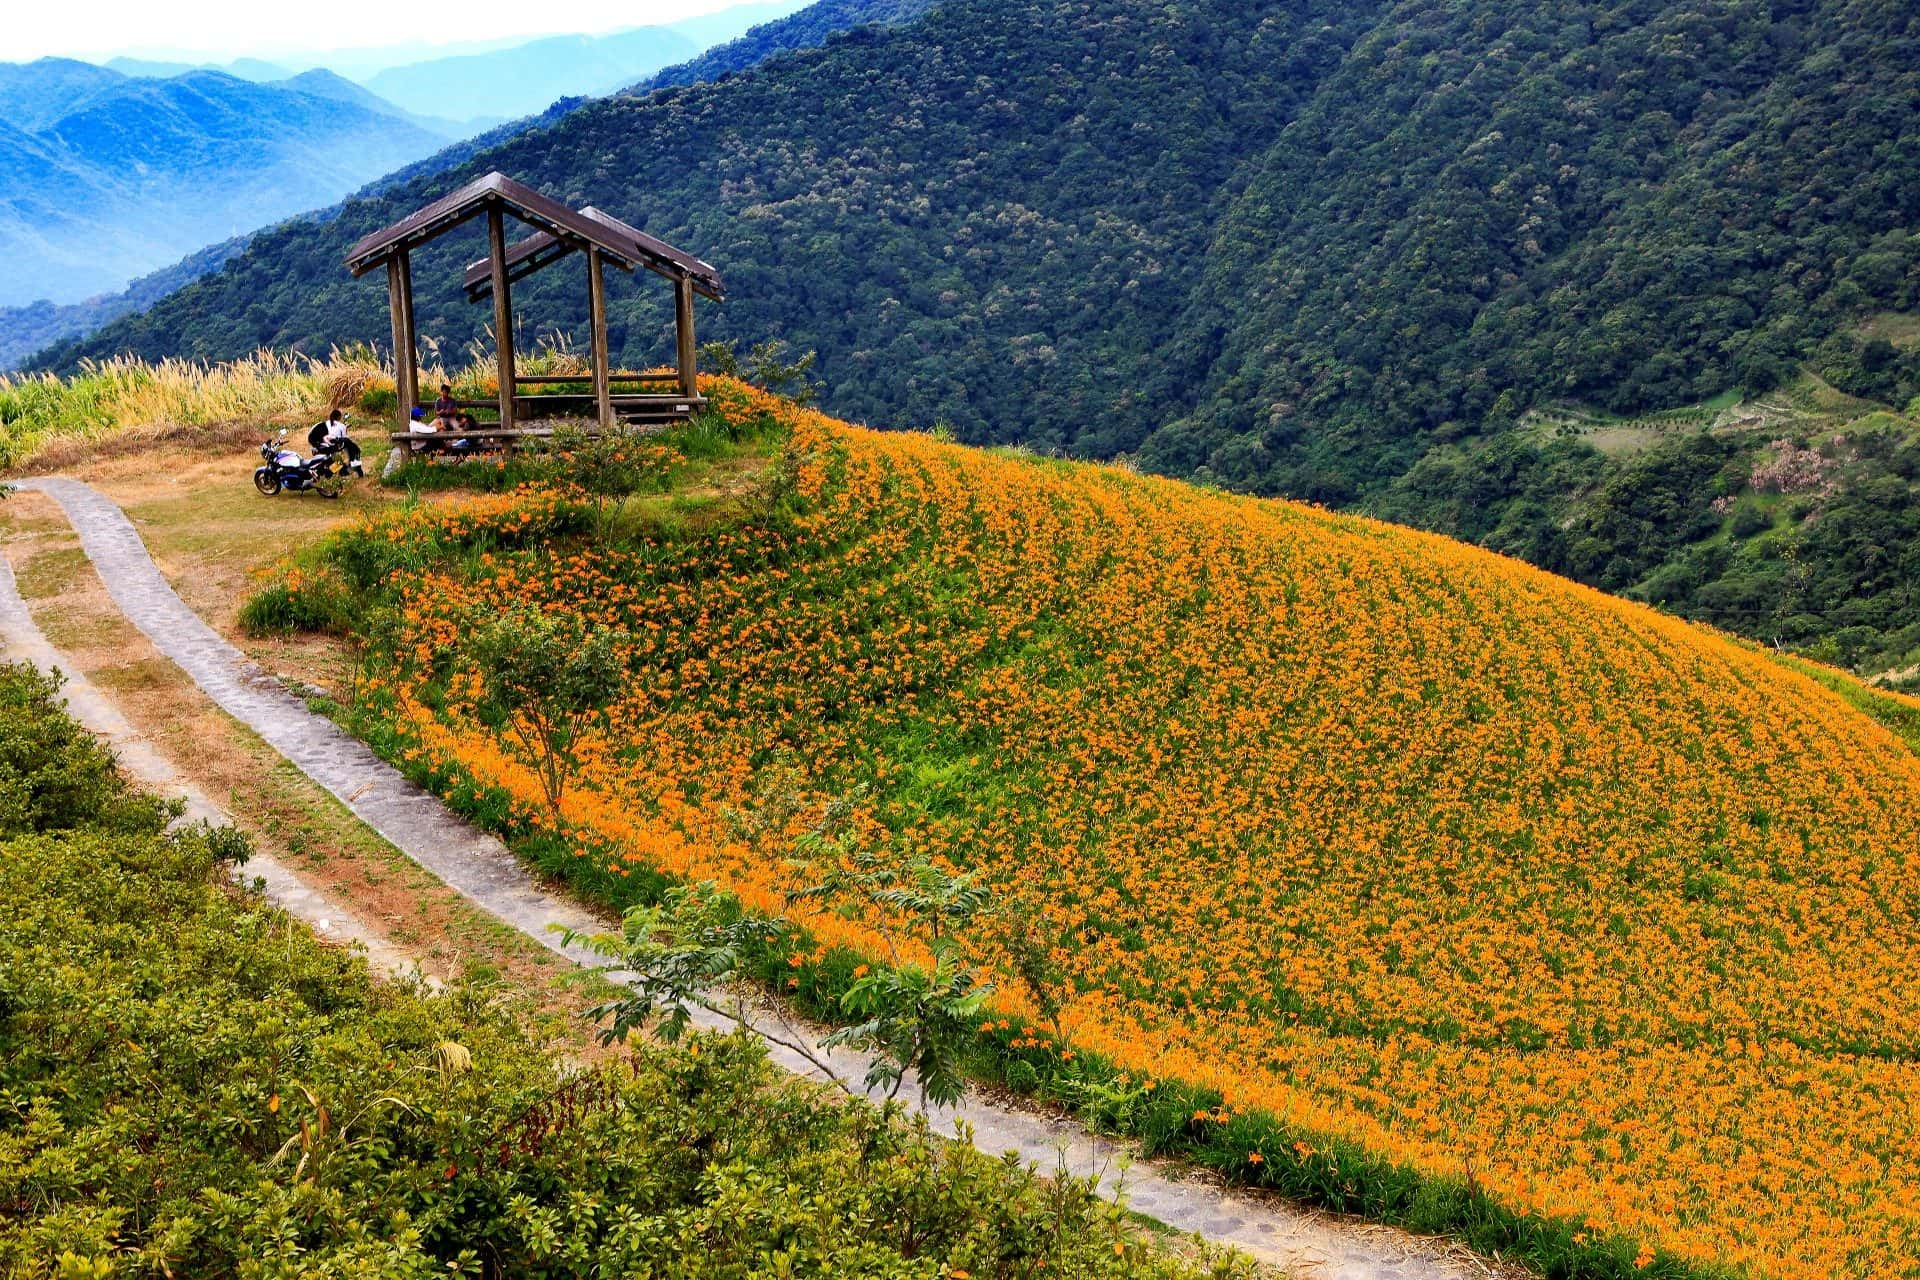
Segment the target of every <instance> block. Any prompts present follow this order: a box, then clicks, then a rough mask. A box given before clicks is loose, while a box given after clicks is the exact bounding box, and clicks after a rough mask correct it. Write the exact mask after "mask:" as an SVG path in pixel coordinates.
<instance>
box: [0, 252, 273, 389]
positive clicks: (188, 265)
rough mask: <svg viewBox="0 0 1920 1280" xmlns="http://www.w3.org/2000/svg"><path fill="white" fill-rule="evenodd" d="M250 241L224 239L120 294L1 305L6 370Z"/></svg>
mask: <svg viewBox="0 0 1920 1280" xmlns="http://www.w3.org/2000/svg"><path fill="white" fill-rule="evenodd" d="M246 246H247V237H246V236H235V237H234V238H233V239H231V240H222V241H221V242H220V243H219V244H214V245H208V246H207V247H206V248H204V249H200V250H197V251H195V252H193V253H190V254H188V255H187V256H186V257H184V258H182V259H181V260H180V261H178V262H176V263H173V264H172V265H170V266H165V267H162V268H160V269H159V270H158V271H153V272H149V273H148V274H146V275H144V276H141V277H140V278H139V279H138V280H135V281H134V282H133V283H131V284H129V285H128V286H127V287H126V288H124V289H122V290H120V291H119V292H118V293H103V294H100V295H99V296H97V297H92V298H88V299H86V300H84V301H82V302H46V301H40V302H29V303H27V304H26V305H25V306H20V307H0V373H6V372H8V371H10V370H12V369H16V368H18V367H19V366H20V365H22V364H23V363H25V362H26V361H27V360H28V359H29V358H30V357H31V356H32V355H33V354H34V353H35V352H38V351H41V350H43V349H45V348H47V347H49V346H51V345H53V344H54V343H56V342H62V341H65V340H66V339H69V338H77V337H81V336H84V335H86V334H89V333H92V332H93V331H94V330H96V329H98V328H99V327H100V326H102V325H104V324H106V323H108V322H109V321H112V320H118V319H119V318H120V317H121V316H124V315H131V314H133V313H134V312H136V311H141V310H144V309H145V308H147V307H150V306H152V305H153V304H154V303H155V302H157V301H159V300H160V299H161V298H164V297H166V296H167V295H168V294H170V293H172V292H173V291H174V290H176V289H179V288H181V287H182V286H184V285H187V284H190V283H192V282H193V281H195V280H198V279H199V278H200V277H201V276H204V275H206V274H207V273H208V272H209V271H217V270H219V269H220V265H221V264H222V263H224V262H225V261H226V260H227V259H228V258H231V257H232V256H233V255H234V254H236V253H238V252H240V251H241V250H242V249H244V248H246Z"/></svg>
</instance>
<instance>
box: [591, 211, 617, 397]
mask: <svg viewBox="0 0 1920 1280" xmlns="http://www.w3.org/2000/svg"><path fill="white" fill-rule="evenodd" d="M587 327H588V328H589V329H591V330H592V331H593V332H592V337H593V403H594V407H595V408H596V409H597V410H599V413H600V429H601V430H602V431H611V430H613V392H612V390H611V388H610V386H609V385H608V375H607V281H606V277H605V276H604V275H602V274H601V269H600V250H598V249H596V248H594V247H593V246H592V245H588V246H587Z"/></svg>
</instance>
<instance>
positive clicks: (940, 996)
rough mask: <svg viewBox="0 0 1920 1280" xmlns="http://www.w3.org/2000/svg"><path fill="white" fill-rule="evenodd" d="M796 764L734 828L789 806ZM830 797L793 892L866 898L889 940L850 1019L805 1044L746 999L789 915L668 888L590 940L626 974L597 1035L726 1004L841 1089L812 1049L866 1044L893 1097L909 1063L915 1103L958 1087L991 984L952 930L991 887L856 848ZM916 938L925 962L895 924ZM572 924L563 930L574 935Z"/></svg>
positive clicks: (853, 997)
mask: <svg viewBox="0 0 1920 1280" xmlns="http://www.w3.org/2000/svg"><path fill="white" fill-rule="evenodd" d="M792 781H793V779H792V775H791V774H790V773H788V772H786V771H784V770H783V771H781V772H780V773H778V774H777V775H776V776H775V778H774V780H773V781H772V782H771V783H770V785H769V786H768V787H765V788H762V789H761V790H760V792H759V793H757V794H756V797H755V799H756V803H755V804H754V805H753V806H752V807H751V809H750V810H749V811H747V812H744V813H734V814H730V815H729V816H730V819H731V821H732V824H733V825H734V826H735V828H736V830H738V831H742V832H759V833H762V834H766V833H770V832H772V831H777V830H780V829H782V828H784V826H785V824H786V820H787V818H788V817H790V816H791V814H792V810H791V808H790V804H791V794H790V793H791V785H792ZM859 794H860V793H858V792H856V793H855V794H854V796H853V797H847V798H842V799H839V800H835V801H833V802H831V803H829V804H828V805H827V806H826V808H825V810H824V811H823V813H822V816H821V818H820V821H819V822H818V823H817V824H816V825H815V826H814V828H813V830H811V831H810V832H808V833H807V834H806V835H805V836H803V837H802V838H801V840H800V850H799V852H800V853H801V855H802V857H801V859H800V860H799V861H797V862H796V863H795V865H796V866H798V867H800V868H802V869H805V870H810V871H815V872H817V873H818V876H819V879H818V882H817V883H816V884H814V885H813V886H811V887H809V888H807V889H804V890H801V891H799V892H797V893H795V894H792V895H790V897H789V901H790V902H799V901H807V900H819V901H825V902H828V903H832V904H835V905H846V906H854V905H858V906H859V907H861V908H862V909H863V911H862V914H863V916H864V917H865V918H866V919H868V920H869V921H870V922H871V923H873V924H874V925H875V926H876V928H877V929H878V930H879V932H880V935H881V937H882V939H883V940H884V941H885V943H886V946H887V952H888V961H889V963H888V964H886V965H885V966H883V967H877V968H869V967H867V966H862V967H861V968H860V969H858V970H856V971H855V978H854V982H853V985H852V986H851V987H849V988H848V989H847V990H846V992H845V993H844V994H842V995H841V997H840V1009H841V1011H842V1012H843V1013H845V1014H847V1015H849V1016H850V1017H852V1018H853V1019H854V1020H855V1021H853V1022H852V1023H851V1025H848V1026H845V1027H841V1028H839V1029H837V1030H835V1031H833V1032H831V1033H829V1034H828V1035H827V1036H825V1037H823V1038H822V1039H821V1040H820V1041H819V1042H818V1045H817V1047H816V1046H815V1045H811V1044H809V1043H808V1037H807V1034H806V1032H805V1031H804V1030H802V1029H801V1028H799V1027H798V1026H797V1024H795V1023H794V1022H793V1021H792V1019H791V1018H790V1016H789V1015H788V1013H787V1012H786V1009H785V1006H784V1005H781V1004H775V1005H773V1006H772V1007H771V1009H769V1008H768V1006H766V1005H765V1004H764V1002H759V1001H755V1000H753V999H752V998H751V994H750V991H749V984H748V976H749V975H750V974H751V972H752V971H753V966H754V962H755V961H756V960H758V959H763V958H764V957H766V956H768V955H770V954H777V953H778V952H779V951H780V950H781V949H783V948H785V947H787V946H790V945H792V941H793V940H794V939H795V938H797V937H798V935H799V928H798V926H797V925H795V924H794V923H793V922H792V921H791V920H789V919H788V918H787V917H785V916H757V915H749V914H746V913H744V912H742V911H741V910H740V908H739V904H738V902H737V901H736V900H734V899H733V898H732V897H730V896H729V895H727V894H725V893H724V892H722V891H721V890H720V889H719V888H718V887H716V886H714V885H711V884H702V885H697V886H694V887H693V888H690V889H677V890H674V891H672V892H670V893H668V894H667V896H666V899H665V902H664V904H663V905H662V906H660V907H657V908H636V909H635V910H632V911H629V912H628V913H627V916H626V928H625V930H624V932H623V935H622V936H621V937H620V938H617V939H616V938H605V937H602V938H589V939H586V940H585V941H586V943H587V945H588V946H590V947H592V948H593V949H595V950H597V951H599V952H600V953H601V954H603V955H607V956H610V957H613V958H614V959H615V961H616V964H615V966H614V967H616V968H619V969H624V970H627V971H628V972H629V974H630V975H631V976H630V978H629V991H628V993H627V994H626V995H623V996H622V997H621V998H619V999H618V1000H614V1001H610V1002H609V1003H607V1004H605V1005H602V1006H601V1007H600V1008H598V1009H596V1010H594V1011H593V1013H594V1016H595V1017H596V1018H599V1019H608V1018H611V1019H612V1022H611V1025H610V1026H609V1028H608V1029H607V1030H606V1031H603V1032H602V1033H601V1034H602V1038H603V1039H607V1040H613V1039H618V1038H620V1037H622V1036H624V1035H625V1034H626V1033H627V1032H628V1031H629V1030H630V1029H633V1028H637V1027H644V1026H647V1025H655V1026H657V1029H658V1030H659V1032H660V1034H661V1035H662V1036H663V1037H665V1038H666V1039H669V1040H671V1039H674V1038H677V1037H678V1036H679V1035H680V1034H681V1033H682V1032H684V1031H685V1030H686V1028H687V1026H688V1025H689V1019H690V1010H692V1009H695V1008H699V1009H708V1010H712V1011H715V1012H719V1013H723V1014H725V1015H726V1016H727V1017H729V1018H731V1019H733V1020H734V1021H735V1022H737V1023H738V1024H740V1025H741V1026H744V1027H747V1028H749V1029H751V1030H753V1031H756V1032H758V1033H759V1034H761V1035H763V1036H765V1037H766V1038H767V1039H769V1040H771V1041H773V1042H774V1043H776V1044H780V1045H784V1046H786V1047H787V1048H789V1049H792V1050H794V1051H795V1052H797V1053H799V1054H800V1055H801V1056H803V1057H804V1058H806V1059H807V1061H808V1062H810V1063H812V1064H813V1065H814V1067H816V1068H817V1069H818V1070H819V1071H820V1072H821V1073H822V1074H823V1075H825V1076H826V1078H828V1079H829V1080H832V1081H833V1082H834V1083H835V1084H837V1085H839V1086H840V1087H841V1088H847V1085H846V1083H845V1081H843V1080H842V1079H841V1078H840V1077H839V1075H838V1074H836V1073H835V1071H834V1070H833V1068H832V1066H831V1065H830V1063H829V1061H828V1058H827V1055H824V1054H821V1053H819V1052H817V1051H816V1048H817V1049H826V1050H831V1049H835V1048H840V1047H847V1048H853V1049H859V1050H862V1051H864V1052H866V1053H868V1054H869V1055H871V1057H870V1060H869V1064H868V1068H867V1074H866V1080H865V1087H866V1088H867V1089H868V1090H869V1091H882V1092H884V1095H885V1097H886V1098H887V1100H889V1101H891V1100H893V1099H894V1098H895V1097H897V1096H898V1095H899V1092H900V1089H901V1087H902V1085H904V1084H905V1082H906V1078H907V1076H908V1075H909V1074H912V1075H914V1076H915V1077H916V1078H917V1079H918V1080H919V1084H920V1099H921V1102H922V1103H923V1104H927V1103H931V1104H933V1105H936V1106H946V1105H950V1104H952V1103H955V1102H958V1101H959V1100H960V1097H961V1095H962V1094H963V1093H964V1092H965V1090H966V1077H965V1074H964V1072H963V1063H964V1060H965V1054H966V1052H967V1049H968V1047H969V1046H970V1045H971V1043H972V1041H973V1038H974V1037H975V1036H977V1035H978V1033H979V1018H980V1012H981V1010H982V1009H983V1008H984V1007H985V1006H986V1001H987V997H988V996H989V995H991V994H992V992H993V988H992V987H991V986H990V985H989V984H987V983H986V982H983V981H982V980H981V978H980V975H979V972H978V971H977V970H976V969H975V968H973V967H972V966H971V965H969V964H967V963H965V961H964V959H963V958H962V956H961V955H960V948H959V944H958V941H957V939H956V936H955V935H956V931H958V930H960V929H962V928H964V927H965V926H967V925H968V924H969V922H971V921H972V920H973V919H974V918H975V917H976V916H977V915H979V914H980V913H981V912H982V911H984V910H985V908H986V906H987V903H988V901H989V897H990V895H989V891H988V890H987V889H985V888H983V887H982V886H980V885H978V884H976V883H975V882H974V879H973V877H972V876H971V875H967V874H961V873H955V872H950V871H947V870H945V869H944V868H941V867H937V866H935V865H933V864H932V863H931V862H929V861H928V860H927V859H925V858H918V857H916V858H906V859H900V858H891V857H888V856H886V855H883V854H874V853H867V852H862V851H853V850H852V849H851V847H850V846H851V843H852V837H851V833H850V828H851V827H852V824H853V816H854V811H855V809H856V807H857V806H856V798H857V796H858V795H859ZM903 930H905V931H907V932H909V933H911V934H912V936H914V937H918V938H922V939H924V940H925V941H926V943H927V946H928V947H929V949H930V950H931V951H932V952H933V964H932V965H931V966H929V965H927V964H926V963H924V962H923V961H920V960H917V959H910V958H908V957H907V956H906V955H905V954H904V953H903V952H902V950H901V948H900V946H899V943H900V942H901V941H902V938H901V931H903ZM574 936H575V935H573V934H571V933H569V934H568V937H569V939H570V940H571V939H573V938H574Z"/></svg>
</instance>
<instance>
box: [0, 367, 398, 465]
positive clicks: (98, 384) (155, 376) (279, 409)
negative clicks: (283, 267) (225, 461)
mask: <svg viewBox="0 0 1920 1280" xmlns="http://www.w3.org/2000/svg"><path fill="white" fill-rule="evenodd" d="M383 383H384V385H385V387H386V388H387V389H388V390H391V388H392V386H393V378H392V375H391V374H389V373H388V372H387V371H386V370H385V368H383V367H382V366H381V365H379V364H378V363H376V362H374V360H373V359H372V357H371V353H370V352H364V351H355V352H341V351H335V352H333V353H331V354H330V355H329V357H328V358H327V359H326V360H315V359H313V358H311V357H308V356H302V355H284V354H281V353H279V352H275V351H259V352H256V353H254V354H253V355H251V356H248V357H247V358H245V359H243V360H231V361H226V362H224V363H219V364H202V363H200V362H198V361H193V360H162V361H159V362H158V363H148V362H146V361H144V360H136V359H133V358H131V357H126V356H122V357H117V358H115V359H112V360H101V361H88V362H87V363H86V364H84V365H83V366H82V367H81V370H80V372H79V373H78V374H76V375H74V376H73V377H71V378H61V377H57V376H55V375H53V374H34V375H26V376H20V377H10V376H6V375H0V468H4V469H13V468H17V467H22V466H25V465H27V464H29V463H32V462H34V461H35V460H37V459H43V458H44V457H45V455H46V454H47V452H48V451H49V450H51V449H55V448H58V449H59V451H60V453H61V454H63V455H65V456H69V457H70V456H73V455H74V453H75V450H76V449H77V448H78V449H82V450H84V447H85V446H88V445H93V444H99V443H102V442H104V441H106V440H108V439H113V440H114V441H115V442H116V443H118V442H123V441H124V442H128V443H131V442H135V441H142V440H157V439H180V440H185V441H189V442H190V441H192V440H193V439H195V438H196V436H202V435H204V436H206V437H208V438H210V439H211V438H219V439H226V438H228V437H230V436H231V435H233V434H234V433H235V432H241V433H242V434H245V433H247V432H250V431H257V430H266V429H269V428H273V429H278V428H279V427H283V426H296V425H303V424H304V423H305V422H308V421H317V420H318V419H320V418H323V417H325V416H326V413H327V410H328V409H330V408H337V407H342V406H343V405H352V404H358V403H359V402H360V401H361V400H362V399H363V398H364V397H365V396H366V394H367V393H368V392H369V391H371V390H374V389H376V388H377V387H378V386H380V385H381V384H383Z"/></svg>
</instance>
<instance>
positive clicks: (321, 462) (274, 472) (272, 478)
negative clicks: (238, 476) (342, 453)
mask: <svg viewBox="0 0 1920 1280" xmlns="http://www.w3.org/2000/svg"><path fill="white" fill-rule="evenodd" d="M335 454H336V451H335V450H333V449H321V450H319V451H318V452H316V453H315V454H314V455H313V456H312V457H311V458H302V457H301V456H300V455H299V454H298V453H295V452H294V451H293V450H292V449H289V448H287V433H286V432H284V431H282V432H281V433H280V434H279V435H277V436H275V437H274V438H273V439H271V440H265V441H262V442H261V444H260V457H261V459H262V465H261V466H258V467H255V468H254V469H253V487H254V488H256V489H258V490H259V491H260V492H261V493H263V494H265V495H266V496H267V497H269V498H271V497H272V496H273V495H274V494H276V493H279V492H280V491H281V490H282V489H289V490H293V491H294V492H305V491H309V490H311V491H312V492H314V493H317V494H319V495H320V496H321V497H323V498H337V497H339V496H340V495H341V494H342V493H343V492H345V490H346V487H347V474H346V469H345V468H344V467H342V468H340V469H339V470H336V469H335V467H334V463H335V460H336V458H335Z"/></svg>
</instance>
